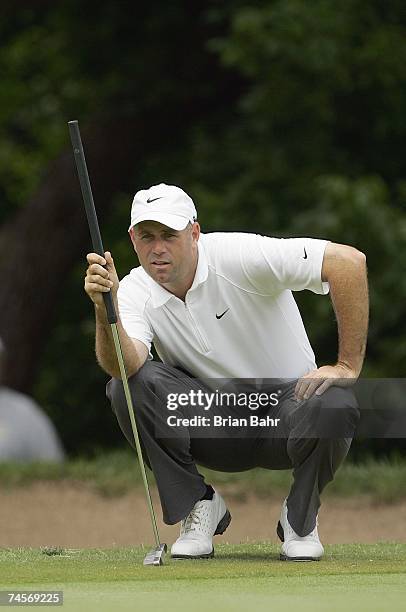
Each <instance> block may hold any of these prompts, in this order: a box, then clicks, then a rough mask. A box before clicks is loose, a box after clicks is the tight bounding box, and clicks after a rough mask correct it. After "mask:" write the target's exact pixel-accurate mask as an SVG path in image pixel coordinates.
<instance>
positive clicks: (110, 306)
mask: <svg viewBox="0 0 406 612" xmlns="http://www.w3.org/2000/svg"><path fill="white" fill-rule="evenodd" d="M68 126H69V132H70V137H71V141H72V147H73V153H74V156H75V162H76V168H77V171H78V175H79V182H80V188H81V190H82V196H83V201H84V204H85V209H86V216H87V222H88V224H89V230H90V235H91V237H92V243H93V249H94V252H95V253H97V254H98V255H101V256H102V257H104V248H103V243H102V239H101V234H100V228H99V222H98V220H97V214H96V209H95V206H94V201H93V194H92V188H91V186H90V179H89V173H88V171H87V165H86V159H85V154H84V151H83V145H82V139H81V137H80V130H79V123H78V122H77V121H69V122H68ZM103 299H104V305H105V307H106V312H107V320H108V322H109V323H110V326H111V331H112V334H113V341H114V347H115V350H116V354H117V360H118V364H119V367H120V374H121V379H122V381H123V386H124V394H125V398H126V401H127V408H128V413H129V416H130V421H131V427H132V430H133V434H134V441H135V447H136V449H137V454H138V460H139V462H140V466H141V474H142V480H143V483H144V488H145V495H146V498H147V504H148V508H149V513H150V516H151V523H152V529H153V532H154V537H155V548H154V549H153V550H151V551H150V552H149V553H148V554H147V555H146V557H145V559H144V565H163V564H164V558H165V553H166V551H167V546H166V544H161V542H160V539H159V534H158V527H157V523H156V518H155V512H154V506H153V505H152V499H151V493H150V490H149V485H148V479H147V474H146V471H145V465H144V459H143V456H142V451H141V444H140V439H139V436H138V429H137V423H136V421H135V416H134V409H133V403H132V398H131V393H130V388H129V386H128V380H127V374H126V370H125V365H124V359H123V353H122V350H121V344H120V337H119V334H118V329H117V314H116V309H115V307H114V302H113V298H112V297H111V293H110V292H108V293H103Z"/></svg>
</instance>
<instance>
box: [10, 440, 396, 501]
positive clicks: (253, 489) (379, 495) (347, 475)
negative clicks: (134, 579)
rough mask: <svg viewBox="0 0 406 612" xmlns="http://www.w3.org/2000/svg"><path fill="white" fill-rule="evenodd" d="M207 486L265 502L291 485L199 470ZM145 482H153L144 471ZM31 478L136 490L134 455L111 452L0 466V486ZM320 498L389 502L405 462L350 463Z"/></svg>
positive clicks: (286, 479) (251, 474)
mask: <svg viewBox="0 0 406 612" xmlns="http://www.w3.org/2000/svg"><path fill="white" fill-rule="evenodd" d="M201 471H202V473H203V474H205V475H207V477H208V479H209V481H210V482H212V483H213V484H215V485H217V486H221V487H222V490H223V491H224V492H227V493H228V494H230V493H232V494H233V495H235V496H236V497H239V498H243V497H244V496H246V495H247V494H248V493H255V494H257V495H259V496H266V497H267V498H269V494H270V492H271V494H272V493H274V494H275V495H279V496H280V494H281V493H283V492H286V491H287V490H288V488H289V485H290V482H291V473H290V471H289V470H281V471H270V470H263V469H259V468H258V469H255V470H250V471H248V472H242V473H237V474H234V473H224V472H215V471H210V470H206V469H202V470H201ZM149 479H150V481H151V483H153V481H154V479H153V477H152V474H151V473H150V472H149ZM36 480H47V481H61V480H65V481H70V482H82V483H87V484H88V485H89V486H90V487H92V488H93V489H95V490H97V491H98V492H100V493H102V494H103V495H106V496H119V495H122V494H124V493H127V492H128V491H132V490H133V489H134V487H136V486H141V483H142V480H141V474H140V470H139V466H138V461H137V458H136V456H135V453H132V452H130V451H115V452H109V453H100V454H99V455H98V456H97V457H95V458H93V459H75V460H71V461H67V462H66V463H64V464H62V465H55V464H47V463H33V464H18V463H0V486H1V487H2V488H3V489H4V488H12V487H17V486H26V485H27V484H29V483H31V482H34V481H36ZM325 495H326V496H340V497H348V496H351V495H367V496H369V497H370V498H372V500H373V501H377V502H393V501H396V500H400V499H404V498H405V497H406V460H404V459H400V458H398V459H395V460H392V461H382V460H381V461H376V460H369V461H365V462H364V463H362V464H358V465H354V464H351V463H350V462H346V463H344V465H343V466H342V467H341V468H340V470H339V471H338V473H337V475H336V478H335V479H334V481H333V482H332V483H331V484H330V485H329V486H328V487H327V489H326V492H325Z"/></svg>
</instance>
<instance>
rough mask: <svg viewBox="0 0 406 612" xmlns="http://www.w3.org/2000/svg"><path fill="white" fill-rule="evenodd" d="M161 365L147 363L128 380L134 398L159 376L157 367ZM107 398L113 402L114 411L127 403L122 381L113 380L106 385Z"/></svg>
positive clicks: (151, 362)
mask: <svg viewBox="0 0 406 612" xmlns="http://www.w3.org/2000/svg"><path fill="white" fill-rule="evenodd" d="M159 365H161V364H159V363H157V362H154V361H146V362H145V363H144V365H143V366H142V367H141V368H140V369H139V370H138V372H136V373H135V374H134V375H133V376H130V378H129V379H128V386H129V388H130V392H131V395H132V396H137V390H138V388H140V387H142V386H145V385H146V386H149V385H150V384H151V383H152V382H153V380H154V378H155V377H156V375H157V369H158V368H157V366H159ZM106 396H107V397H108V399H109V400H110V402H111V405H112V408H113V411H114V412H116V410H117V407H119V406H121V405H122V404H123V402H124V403H126V399H125V393H124V385H123V382H122V380H121V379H119V378H111V379H110V380H109V382H108V383H107V385H106Z"/></svg>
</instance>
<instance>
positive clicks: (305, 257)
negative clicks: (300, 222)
mask: <svg viewBox="0 0 406 612" xmlns="http://www.w3.org/2000/svg"><path fill="white" fill-rule="evenodd" d="M303 250H304V256H303V259H307V253H306V247H303Z"/></svg>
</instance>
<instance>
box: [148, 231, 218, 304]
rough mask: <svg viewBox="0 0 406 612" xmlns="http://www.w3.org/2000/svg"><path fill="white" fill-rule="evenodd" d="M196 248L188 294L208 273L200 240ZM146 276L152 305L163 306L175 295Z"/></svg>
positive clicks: (203, 280) (205, 257)
mask: <svg viewBox="0 0 406 612" xmlns="http://www.w3.org/2000/svg"><path fill="white" fill-rule="evenodd" d="M197 249H198V260H197V266H196V272H195V277H194V279H193V283H192V286H191V287H190V289H189V291H188V294H189V293H190V292H191V291H194V290H195V289H196V288H197V287H198V286H199V285H200V284H201V283H204V282H205V280H206V279H207V276H208V273H209V267H208V264H207V256H206V253H205V250H204V247H203V245H202V243H201V241H200V240H199V242H198V243H197ZM147 276H148V282H149V285H150V288H151V298H152V305H153V307H154V308H159V307H160V306H163V305H164V304H166V302H168V301H169V300H170V299H171V298H176V296H175V295H174V294H173V293H170V292H169V291H167V290H166V289H165V288H164V287H162V285H159V284H158V283H157V282H155V281H154V279H153V278H151V277H150V276H149V275H147Z"/></svg>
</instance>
